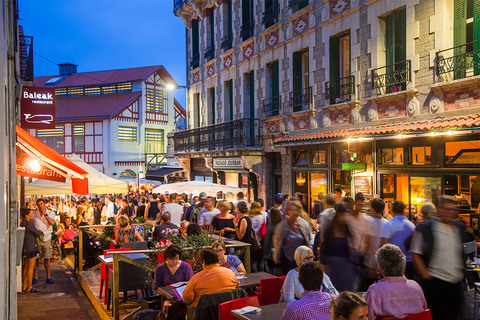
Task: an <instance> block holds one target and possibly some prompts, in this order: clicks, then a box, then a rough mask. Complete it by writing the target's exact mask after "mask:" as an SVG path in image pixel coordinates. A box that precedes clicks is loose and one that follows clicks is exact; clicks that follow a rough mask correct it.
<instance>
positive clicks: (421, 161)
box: [412, 147, 432, 165]
mask: <svg viewBox="0 0 480 320" xmlns="http://www.w3.org/2000/svg"><path fill="white" fill-rule="evenodd" d="M412 164H413V165H425V164H432V147H412Z"/></svg>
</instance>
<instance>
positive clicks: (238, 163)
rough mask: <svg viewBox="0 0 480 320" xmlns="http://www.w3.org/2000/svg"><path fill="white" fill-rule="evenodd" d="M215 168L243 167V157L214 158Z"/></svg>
mask: <svg viewBox="0 0 480 320" xmlns="http://www.w3.org/2000/svg"><path fill="white" fill-rule="evenodd" d="M213 169H243V160H242V158H217V159H213Z"/></svg>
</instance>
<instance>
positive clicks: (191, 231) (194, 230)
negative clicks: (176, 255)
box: [185, 223, 202, 236]
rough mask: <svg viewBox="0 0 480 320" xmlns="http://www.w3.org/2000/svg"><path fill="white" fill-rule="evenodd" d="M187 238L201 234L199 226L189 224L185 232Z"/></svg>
mask: <svg viewBox="0 0 480 320" xmlns="http://www.w3.org/2000/svg"><path fill="white" fill-rule="evenodd" d="M185 233H186V234H187V236H191V235H196V234H200V233H202V231H201V230H200V226H199V225H198V224H196V223H190V224H189V225H188V226H187V229H186V230H185Z"/></svg>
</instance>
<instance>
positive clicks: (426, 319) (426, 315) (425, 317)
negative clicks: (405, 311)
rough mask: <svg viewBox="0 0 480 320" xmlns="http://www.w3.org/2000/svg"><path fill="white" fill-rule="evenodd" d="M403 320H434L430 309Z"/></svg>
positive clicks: (386, 318) (393, 319)
mask: <svg viewBox="0 0 480 320" xmlns="http://www.w3.org/2000/svg"><path fill="white" fill-rule="evenodd" d="M379 319H380V320H398V319H397V318H392V317H379ZM402 320H432V312H431V311H430V309H427V310H425V311H423V312H421V313H416V314H409V315H407V316H406V317H405V318H402Z"/></svg>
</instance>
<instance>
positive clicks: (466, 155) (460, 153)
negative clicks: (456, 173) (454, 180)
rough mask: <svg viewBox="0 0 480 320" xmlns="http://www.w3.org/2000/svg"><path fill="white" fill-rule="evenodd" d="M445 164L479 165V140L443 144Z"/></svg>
mask: <svg viewBox="0 0 480 320" xmlns="http://www.w3.org/2000/svg"><path fill="white" fill-rule="evenodd" d="M445 162H446V164H476V165H478V164H480V140H470V141H454V142H446V143H445Z"/></svg>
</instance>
